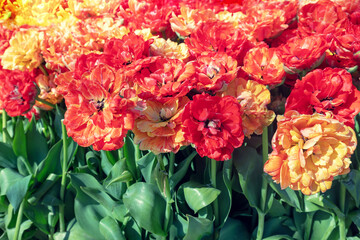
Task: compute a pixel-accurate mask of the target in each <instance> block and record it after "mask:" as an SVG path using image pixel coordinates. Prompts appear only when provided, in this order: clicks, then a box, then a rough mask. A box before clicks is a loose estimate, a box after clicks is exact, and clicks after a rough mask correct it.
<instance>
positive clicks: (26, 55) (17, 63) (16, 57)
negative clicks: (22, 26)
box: [1, 29, 44, 71]
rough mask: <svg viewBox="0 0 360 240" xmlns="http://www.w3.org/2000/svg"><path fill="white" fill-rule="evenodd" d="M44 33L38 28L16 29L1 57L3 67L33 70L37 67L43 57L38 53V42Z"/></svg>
mask: <svg viewBox="0 0 360 240" xmlns="http://www.w3.org/2000/svg"><path fill="white" fill-rule="evenodd" d="M43 38H44V33H43V32H41V31H39V30H38V29H26V30H20V31H18V32H17V33H16V34H15V36H13V37H12V38H11V39H10V41H9V43H10V46H9V47H8V48H7V49H6V50H5V52H4V54H3V56H2V57H1V63H2V66H3V68H4V69H9V70H21V71H24V70H29V71H31V70H33V69H34V68H37V67H38V66H39V65H40V64H41V62H42V61H43V58H42V56H41V54H40V52H41V50H40V42H41V41H42V39H43Z"/></svg>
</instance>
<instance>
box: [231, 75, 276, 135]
mask: <svg viewBox="0 0 360 240" xmlns="http://www.w3.org/2000/svg"><path fill="white" fill-rule="evenodd" d="M224 95H230V96H233V97H235V98H236V99H237V100H238V101H239V103H240V105H241V111H242V115H241V118H242V127H243V132H244V135H245V136H246V137H248V138H250V136H251V134H253V133H255V134H257V135H260V134H262V132H263V128H264V127H266V126H269V125H270V124H271V123H272V122H273V121H274V119H275V113H274V112H273V111H271V110H268V109H267V107H266V106H267V105H268V104H269V103H270V101H271V99H270V91H269V90H268V89H267V88H266V87H265V86H264V85H262V84H259V83H257V82H255V81H252V80H245V79H243V78H236V79H235V80H233V81H232V82H230V84H229V85H228V88H227V90H226V91H225V92H224Z"/></svg>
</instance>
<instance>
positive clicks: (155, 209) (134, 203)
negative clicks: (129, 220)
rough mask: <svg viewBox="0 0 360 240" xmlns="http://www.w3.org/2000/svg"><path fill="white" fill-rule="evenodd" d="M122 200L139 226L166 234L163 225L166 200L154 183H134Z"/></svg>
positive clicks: (159, 233)
mask: <svg viewBox="0 0 360 240" xmlns="http://www.w3.org/2000/svg"><path fill="white" fill-rule="evenodd" d="M123 201H124V204H125V206H126V208H127V209H128V210H129V212H130V215H131V216H132V217H133V218H134V219H135V221H136V222H137V224H138V225H139V226H140V227H142V228H144V229H146V230H147V231H149V232H151V233H154V234H157V235H160V236H166V232H165V230H164V226H163V223H164V218H165V208H166V201H165V199H164V198H163V197H162V195H161V193H160V192H159V190H158V188H157V187H156V186H155V185H153V184H149V183H144V182H138V183H135V184H133V185H131V186H130V187H129V188H128V189H127V191H126V193H125V194H124V196H123Z"/></svg>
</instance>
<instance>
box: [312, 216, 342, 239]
mask: <svg viewBox="0 0 360 240" xmlns="http://www.w3.org/2000/svg"><path fill="white" fill-rule="evenodd" d="M335 228H336V220H335V218H334V217H333V216H332V215H331V214H328V213H325V212H322V211H318V212H316V214H315V215H314V218H313V226H312V232H311V237H310V239H319V240H327V239H329V236H330V235H331V233H332V231H333V230H334V229H335Z"/></svg>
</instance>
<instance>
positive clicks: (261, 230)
mask: <svg viewBox="0 0 360 240" xmlns="http://www.w3.org/2000/svg"><path fill="white" fill-rule="evenodd" d="M268 154H269V141H268V128H267V127H264V129H263V134H262V160H263V164H264V163H265V162H266V161H267V159H268ZM261 176H262V185H261V199H260V209H261V211H262V212H260V211H258V230H257V234H256V239H257V240H260V239H262V237H263V234H264V222H265V215H266V214H265V207H266V196H267V187H268V184H267V181H266V179H265V177H264V176H263V175H261Z"/></svg>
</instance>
